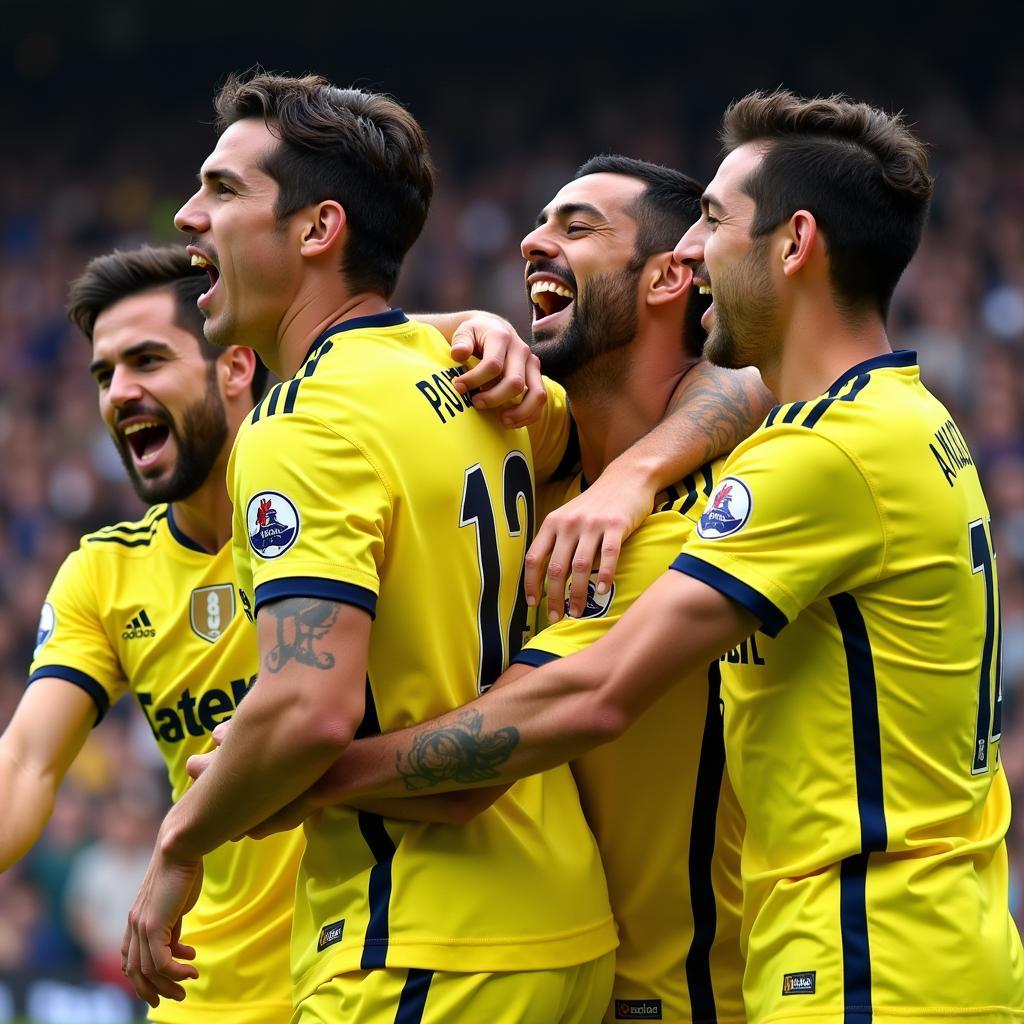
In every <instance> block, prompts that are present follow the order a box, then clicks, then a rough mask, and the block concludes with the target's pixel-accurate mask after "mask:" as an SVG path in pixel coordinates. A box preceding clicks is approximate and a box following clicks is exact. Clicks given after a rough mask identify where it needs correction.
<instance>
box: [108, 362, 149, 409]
mask: <svg viewBox="0 0 1024 1024" xmlns="http://www.w3.org/2000/svg"><path fill="white" fill-rule="evenodd" d="M142 397H143V391H142V386H141V385H140V384H139V382H138V378H137V377H136V376H135V374H133V373H132V371H131V369H130V368H128V367H127V366H124V365H119V366H115V367H114V371H113V373H111V375H110V385H109V386H108V387H107V401H108V402H110V404H111V405H112V406H113V407H114V408H115V409H122V408H124V406H126V405H131V404H132V403H133V402H139V401H141V400H142Z"/></svg>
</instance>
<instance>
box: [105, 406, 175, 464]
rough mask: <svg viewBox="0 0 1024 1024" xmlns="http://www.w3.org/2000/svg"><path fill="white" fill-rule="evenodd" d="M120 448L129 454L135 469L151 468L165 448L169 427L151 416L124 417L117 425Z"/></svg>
mask: <svg viewBox="0 0 1024 1024" xmlns="http://www.w3.org/2000/svg"><path fill="white" fill-rule="evenodd" d="M117 431H118V434H119V435H120V437H121V444H122V446H123V447H124V448H125V449H126V450H128V451H129V452H131V456H132V462H133V464H134V465H135V467H136V468H137V469H140V470H141V469H144V468H146V467H148V466H151V465H152V464H153V463H154V462H156V460H157V459H158V458H159V457H160V454H161V452H163V450H164V448H166V447H167V441H168V439H169V438H170V436H171V430H170V427H168V426H167V424H166V423H164V422H162V421H161V420H159V419H156V418H155V417H153V416H131V417H126V418H125V419H123V420H121V422H119V423H118V424H117Z"/></svg>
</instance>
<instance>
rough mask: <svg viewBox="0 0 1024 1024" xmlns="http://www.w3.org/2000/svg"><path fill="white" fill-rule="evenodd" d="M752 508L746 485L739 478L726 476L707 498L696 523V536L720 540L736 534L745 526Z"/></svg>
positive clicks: (751, 500)
mask: <svg viewBox="0 0 1024 1024" xmlns="http://www.w3.org/2000/svg"><path fill="white" fill-rule="evenodd" d="M752 507H753V499H752V498H751V496H750V489H749V488H748V487H747V485H746V484H745V483H744V482H743V481H742V480H740V478H739V477H735V476H727V477H726V478H725V479H724V480H722V481H721V483H719V485H718V486H717V487H716V488H715V489H714V491H712V493H711V497H710V498H708V505H707V508H705V509H704V514H703V515H702V516H701V517H700V519H699V520H698V522H697V536H698V537H702V538H703V539H704V540H720V539H721V538H722V537H729V536H731V535H732V534H734V533H738V532H739V531H740V530H742V529H743V527H744V526H746V525H747V520H748V519H749V518H750V510H751V508H752Z"/></svg>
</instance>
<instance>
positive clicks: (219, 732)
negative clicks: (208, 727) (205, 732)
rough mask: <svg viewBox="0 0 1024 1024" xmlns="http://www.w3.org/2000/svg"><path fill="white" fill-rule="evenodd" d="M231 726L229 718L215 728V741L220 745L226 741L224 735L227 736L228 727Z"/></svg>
mask: <svg viewBox="0 0 1024 1024" xmlns="http://www.w3.org/2000/svg"><path fill="white" fill-rule="evenodd" d="M230 728H231V719H228V720H227V721H226V722H221V723H220V725H218V726H217V727H216V728H215V729H214V730H213V742H214V743H216V744H217V746H218V747H219V746H220V745H221V744H222V743H223V742H224V737H225V736H227V734H228V729H230Z"/></svg>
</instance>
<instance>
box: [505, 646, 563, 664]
mask: <svg viewBox="0 0 1024 1024" xmlns="http://www.w3.org/2000/svg"><path fill="white" fill-rule="evenodd" d="M560 657H561V655H560V654H552V653H551V652H550V651H538V650H534V649H533V648H529V649H527V650H525V651H520V652H519V653H518V654H517V655H516V656H515V657H514V658H513V659H512V664H513V665H529V666H530V667H531V668H540V667H541V665H547V664H550V663H551V662H552V661H558V659H559V658H560Z"/></svg>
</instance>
